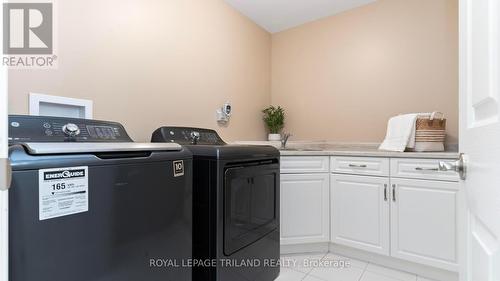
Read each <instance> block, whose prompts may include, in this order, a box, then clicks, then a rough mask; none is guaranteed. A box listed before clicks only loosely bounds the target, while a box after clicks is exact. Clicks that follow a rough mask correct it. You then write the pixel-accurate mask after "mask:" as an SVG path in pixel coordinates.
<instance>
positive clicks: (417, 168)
mask: <svg viewBox="0 0 500 281" xmlns="http://www.w3.org/2000/svg"><path fill="white" fill-rule="evenodd" d="M415 170H417V171H434V172H438V171H439V168H421V167H416V168H415Z"/></svg>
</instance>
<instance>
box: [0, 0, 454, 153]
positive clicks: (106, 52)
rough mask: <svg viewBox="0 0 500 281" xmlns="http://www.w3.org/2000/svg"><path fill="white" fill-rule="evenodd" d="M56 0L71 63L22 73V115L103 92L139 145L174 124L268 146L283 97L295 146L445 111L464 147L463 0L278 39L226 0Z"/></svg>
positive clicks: (427, 3) (342, 21)
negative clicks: (39, 97) (226, 115)
mask: <svg viewBox="0 0 500 281" xmlns="http://www.w3.org/2000/svg"><path fill="white" fill-rule="evenodd" d="M58 3H59V21H60V22H59V40H58V47H59V50H60V52H59V68H58V69H57V70H50V71H47V70H43V71H42V70H16V71H10V73H9V75H10V77H9V81H10V85H9V91H10V92H9V95H10V101H9V106H10V112H11V113H27V112H28V93H29V92H36V93H45V94H53V95H61V96H69V97H76V98H84V99H92V100H93V101H94V118H97V119H109V120H116V121H119V122H122V123H123V124H124V125H125V126H126V127H127V129H128V130H129V131H130V133H131V135H132V137H133V138H134V139H135V140H138V141H147V140H149V137H150V134H151V132H152V131H153V130H154V129H155V128H157V127H158V126H161V125H166V124H169V125H186V126H201V127H209V128H216V129H217V130H219V131H220V132H221V133H222V135H223V137H225V138H226V139H227V140H256V139H264V138H265V134H266V132H265V129H264V125H263V122H262V120H261V113H260V110H261V109H262V108H264V107H265V106H267V105H268V104H269V103H271V101H272V103H273V104H279V105H282V106H284V107H285V108H286V110H287V113H288V115H287V118H288V119H287V127H286V130H287V131H291V132H292V133H293V134H294V139H295V140H298V139H299V140H334V141H358V142H359V141H366V142H373V141H375V142H378V141H381V140H382V139H383V137H384V134H385V129H386V122H387V119H388V118H389V117H390V116H392V115H395V114H399V113H404V112H424V111H432V110H441V111H444V112H445V113H446V115H447V117H448V121H449V122H448V132H449V135H450V138H449V142H453V143H454V142H456V141H457V140H456V138H457V135H458V133H457V131H458V128H457V127H458V125H457V123H458V121H457V118H458V117H457V115H458V113H457V111H458V42H457V41H458V38H457V37H458V30H457V29H458V27H457V21H458V19H457V15H458V7H457V6H458V5H457V0H405V1H401V0H379V1H377V2H376V3H374V4H370V5H367V6H363V7H360V8H357V9H354V10H351V11H348V12H345V13H342V14H339V15H336V16H333V17H329V18H326V19H323V20H320V21H316V22H312V23H309V24H306V25H303V26H300V27H297V28H294V29H291V30H288V31H284V32H281V33H277V34H274V35H273V36H272V38H271V35H270V34H269V33H267V32H266V31H264V30H262V29H261V28H259V27H258V26H257V25H256V24H254V23H252V22H251V21H250V20H248V19H247V18H245V17H243V16H242V15H241V14H239V13H238V12H236V11H235V10H233V9H232V8H230V7H229V6H228V5H227V4H225V3H224V2H223V0H203V1H199V0H182V1H163V0H141V1H137V0H106V1H99V0H74V1H59V2H58ZM271 41H272V46H271ZM271 51H272V54H271ZM271 64H272V74H271ZM271 83H272V85H271ZM225 101H231V102H232V103H233V107H234V115H233V117H232V120H231V124H230V126H229V127H227V128H220V127H218V126H217V124H216V122H215V110H216V108H217V107H219V106H220V105H222V103H224V102H225Z"/></svg>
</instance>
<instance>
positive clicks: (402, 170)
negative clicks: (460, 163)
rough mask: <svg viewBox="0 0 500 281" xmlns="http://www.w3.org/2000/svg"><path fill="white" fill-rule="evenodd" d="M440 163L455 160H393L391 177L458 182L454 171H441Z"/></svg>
mask: <svg viewBox="0 0 500 281" xmlns="http://www.w3.org/2000/svg"><path fill="white" fill-rule="evenodd" d="M439 161H446V162H453V161H456V160H455V159H405V158H393V159H391V176H392V177H395V178H411V179H426V180H444V181H458V180H459V175H458V173H457V172H454V171H445V172H443V171H439V170H438V168H439Z"/></svg>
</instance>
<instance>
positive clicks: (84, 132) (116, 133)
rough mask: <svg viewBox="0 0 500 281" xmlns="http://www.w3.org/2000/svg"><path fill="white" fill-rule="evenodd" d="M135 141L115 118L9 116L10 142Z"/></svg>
mask: <svg viewBox="0 0 500 281" xmlns="http://www.w3.org/2000/svg"><path fill="white" fill-rule="evenodd" d="M64 141H74V142H131V141H132V139H130V137H129V136H128V134H127V132H126V131H125V128H124V127H123V126H122V125H121V124H119V123H115V122H107V121H99V120H88V119H77V118H63V117H47V116H25V115H11V116H9V143H19V142H64Z"/></svg>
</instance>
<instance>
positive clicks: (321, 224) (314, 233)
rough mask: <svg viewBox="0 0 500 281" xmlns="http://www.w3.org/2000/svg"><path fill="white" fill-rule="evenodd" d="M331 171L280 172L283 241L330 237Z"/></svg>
mask: <svg viewBox="0 0 500 281" xmlns="http://www.w3.org/2000/svg"><path fill="white" fill-rule="evenodd" d="M329 180H330V179H329V175H328V174H281V176H280V181H281V189H280V193H281V202H280V204H281V209H280V214H281V222H280V224H281V244H282V245H293V244H305V243H320V242H328V241H329V240H330V205H329V204H330V203H329V201H330V200H329V189H330V184H329Z"/></svg>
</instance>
